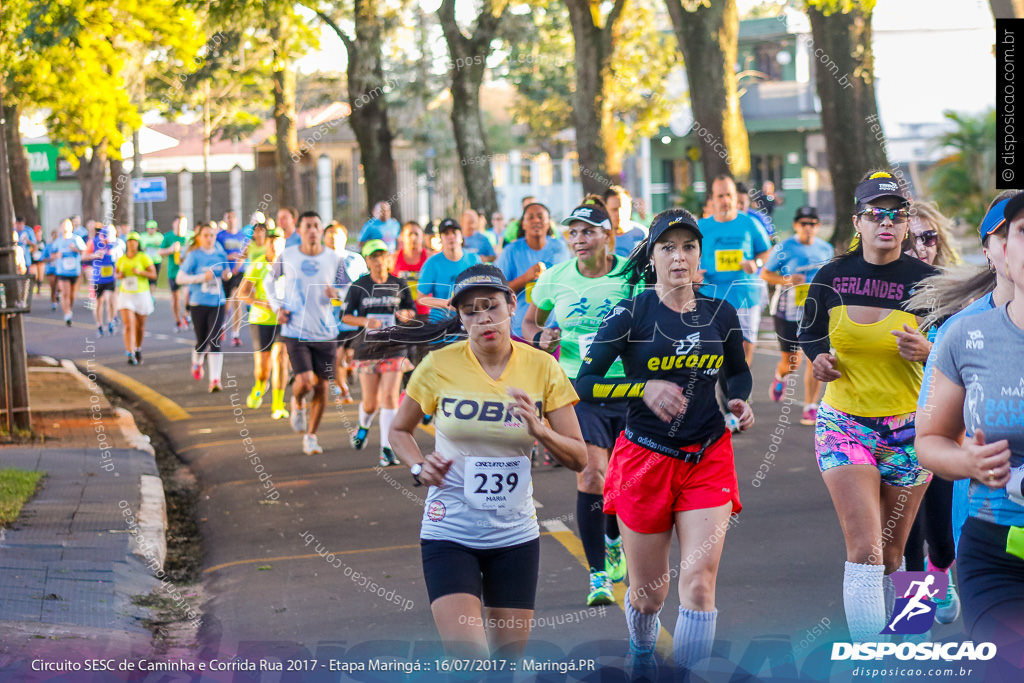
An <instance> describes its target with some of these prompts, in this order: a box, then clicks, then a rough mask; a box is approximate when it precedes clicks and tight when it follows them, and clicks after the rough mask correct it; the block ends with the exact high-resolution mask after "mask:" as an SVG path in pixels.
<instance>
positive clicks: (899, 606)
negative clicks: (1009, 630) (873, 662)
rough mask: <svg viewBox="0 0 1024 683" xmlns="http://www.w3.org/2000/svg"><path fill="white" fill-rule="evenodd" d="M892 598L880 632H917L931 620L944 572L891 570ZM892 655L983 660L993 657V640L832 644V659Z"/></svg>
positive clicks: (942, 589)
mask: <svg viewBox="0 0 1024 683" xmlns="http://www.w3.org/2000/svg"><path fill="white" fill-rule="evenodd" d="M892 580H893V585H894V587H895V589H896V596H897V597H896V600H895V604H894V605H893V609H892V614H890V615H889V618H888V621H887V622H886V625H885V628H883V629H882V631H881V633H880V635H886V636H888V635H920V634H922V633H927V632H928V629H930V628H931V627H932V624H933V623H934V622H935V609H936V605H935V598H936V597H938V596H945V595H946V587H947V583H948V581H949V576H948V575H947V574H945V573H944V572H895V573H893V575H892ZM888 656H895V657H896V658H897V659H900V660H911V659H914V660H919V661H925V660H939V659H941V660H943V661H947V662H949V661H956V660H961V659H966V660H970V661H979V660H980V661H986V660H989V659H992V658H993V657H995V656H996V646H995V644H994V643H979V644H977V645H975V644H974V643H973V642H971V641H966V642H950V643H931V642H923V643H890V642H876V643H871V642H864V643H833V644H832V660H833V661H836V660H844V659H855V660H867V659H882V658H883V657H888Z"/></svg>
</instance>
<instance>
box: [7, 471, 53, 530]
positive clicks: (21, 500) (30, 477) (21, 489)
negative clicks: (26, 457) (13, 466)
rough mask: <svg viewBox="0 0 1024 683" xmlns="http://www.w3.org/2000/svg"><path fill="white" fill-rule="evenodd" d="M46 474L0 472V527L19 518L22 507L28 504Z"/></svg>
mask: <svg viewBox="0 0 1024 683" xmlns="http://www.w3.org/2000/svg"><path fill="white" fill-rule="evenodd" d="M44 474H46V473H45V472H25V471H24V470H0V525H7V524H10V523H11V522H13V521H14V520H16V519H17V518H18V515H19V514H20V513H21V506H22V505H24V504H25V503H26V502H28V499H29V498H31V497H32V496H33V495H34V494H35V492H36V490H37V489H38V487H39V480H40V479H42V478H43V475H44Z"/></svg>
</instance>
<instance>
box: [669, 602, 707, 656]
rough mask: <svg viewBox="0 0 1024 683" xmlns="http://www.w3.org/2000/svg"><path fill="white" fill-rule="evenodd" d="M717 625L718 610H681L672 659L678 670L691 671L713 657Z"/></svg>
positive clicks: (674, 638) (674, 637)
mask: <svg viewBox="0 0 1024 683" xmlns="http://www.w3.org/2000/svg"><path fill="white" fill-rule="evenodd" d="M717 624H718V609H717V608H716V609H713V610H711V611H710V612H698V611H696V610H692V609H686V608H685V607H680V608H679V620H678V621H676V630H675V635H674V636H673V639H672V657H673V658H674V659H675V665H676V667H677V668H686V669H691V668H693V666H694V665H695V664H697V663H698V662H700V661H701V660H703V659H707V658H708V657H710V656H711V645H712V644H713V643H714V642H715V627H716V625H717Z"/></svg>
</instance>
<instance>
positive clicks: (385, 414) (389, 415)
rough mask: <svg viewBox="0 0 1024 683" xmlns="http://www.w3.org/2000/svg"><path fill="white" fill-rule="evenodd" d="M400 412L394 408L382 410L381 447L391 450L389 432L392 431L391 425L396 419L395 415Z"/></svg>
mask: <svg viewBox="0 0 1024 683" xmlns="http://www.w3.org/2000/svg"><path fill="white" fill-rule="evenodd" d="M397 412H398V411H397V410H395V409H394V408H381V409H380V445H381V447H383V448H391V439H389V438H388V430H389V429H391V423H392V422H393V421H394V419H395V413H397Z"/></svg>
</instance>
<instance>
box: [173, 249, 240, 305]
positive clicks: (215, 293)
mask: <svg viewBox="0 0 1024 683" xmlns="http://www.w3.org/2000/svg"><path fill="white" fill-rule="evenodd" d="M228 265H230V264H229V262H228V255H227V254H225V253H224V249H222V248H221V246H220V245H219V244H217V243H214V245H213V250H212V251H208V252H207V251H203V250H202V249H200V248H199V247H196V248H195V249H193V250H192V251H190V252H188V254H186V255H185V261H184V262H183V263H182V264H181V268H179V269H178V273H179V274H181V273H185V274H186V275H198V274H200V273H205V272H206V271H207V270H212V271H213V275H214V277H213V279H212V280H206V281H204V282H196V283H193V284H190V285H189V286H188V301H189V303H190V304H192V305H193V306H220V305H221V304H222V303H224V301H225V298H224V285H223V284H222V281H221V274H222V273H223V272H224V269H225V268H227V267H228Z"/></svg>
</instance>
